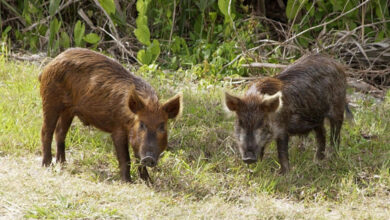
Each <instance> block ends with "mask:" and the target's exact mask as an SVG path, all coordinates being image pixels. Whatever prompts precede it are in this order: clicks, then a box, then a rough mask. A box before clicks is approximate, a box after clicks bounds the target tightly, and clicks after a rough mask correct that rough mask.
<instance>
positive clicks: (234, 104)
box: [225, 92, 242, 112]
mask: <svg viewBox="0 0 390 220" xmlns="http://www.w3.org/2000/svg"><path fill="white" fill-rule="evenodd" d="M225 104H226V107H227V108H228V109H229V110H230V111H234V112H235V111H237V110H238V108H239V107H240V105H241V104H242V101H241V99H240V98H238V97H236V96H232V95H230V94H229V93H227V92H225Z"/></svg>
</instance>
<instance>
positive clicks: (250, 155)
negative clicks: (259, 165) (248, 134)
mask: <svg viewBox="0 0 390 220" xmlns="http://www.w3.org/2000/svg"><path fill="white" fill-rule="evenodd" d="M242 160H243V161H244V163H247V164H251V163H255V162H256V161H257V157H256V154H255V153H254V152H251V151H246V152H244V155H243V156H242Z"/></svg>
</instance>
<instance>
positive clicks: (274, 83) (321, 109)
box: [225, 54, 350, 173]
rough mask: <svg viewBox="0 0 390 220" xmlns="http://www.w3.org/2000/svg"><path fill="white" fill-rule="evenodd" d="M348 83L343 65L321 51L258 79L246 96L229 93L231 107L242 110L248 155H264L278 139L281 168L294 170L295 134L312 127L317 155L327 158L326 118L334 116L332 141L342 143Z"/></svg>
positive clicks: (240, 136) (240, 125) (248, 158)
mask: <svg viewBox="0 0 390 220" xmlns="http://www.w3.org/2000/svg"><path fill="white" fill-rule="evenodd" d="M346 85H347V83H346V77H345V74H344V71H343V69H342V67H341V65H340V64H338V63H337V62H335V61H334V60H332V59H330V58H327V57H325V56H322V55H318V54H317V55H310V56H307V57H304V58H301V59H300V60H298V61H297V62H296V63H294V64H292V65H290V66H288V67H287V68H286V69H285V70H284V71H283V72H281V73H280V74H279V75H277V76H275V77H266V78H262V79H260V80H258V81H255V82H254V83H253V84H252V85H251V86H250V87H249V89H248V90H247V92H246V93H245V95H244V97H242V98H239V97H236V96H233V95H230V94H228V93H226V94H225V104H226V107H227V108H228V109H229V110H230V111H233V112H235V113H236V116H237V117H236V123H235V135H236V138H237V142H238V147H239V151H240V154H241V156H242V160H243V161H244V162H245V163H254V162H256V161H257V159H258V158H260V159H262V158H263V155H264V149H265V147H266V145H267V144H268V143H270V142H271V141H272V140H274V139H275V140H276V144H277V150H278V158H279V163H280V165H281V170H280V172H281V173H285V172H288V171H289V161H288V141H289V137H290V136H292V135H305V134H308V133H309V132H310V131H312V130H314V131H315V134H316V140H317V153H316V159H318V160H321V159H323V158H324V156H325V155H324V151H325V142H326V141H325V134H326V132H325V128H324V120H325V119H329V122H330V143H331V145H332V147H333V148H337V147H338V145H339V143H340V129H341V126H342V124H343V119H344V109H345V108H346V110H347V107H348V105H347V102H346ZM349 113H350V112H349Z"/></svg>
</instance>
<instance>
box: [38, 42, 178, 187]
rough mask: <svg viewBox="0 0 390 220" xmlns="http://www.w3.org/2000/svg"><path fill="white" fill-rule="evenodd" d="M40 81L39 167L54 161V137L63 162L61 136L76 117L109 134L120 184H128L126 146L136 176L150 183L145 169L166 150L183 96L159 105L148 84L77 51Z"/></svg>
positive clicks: (58, 61) (108, 60)
mask: <svg viewBox="0 0 390 220" xmlns="http://www.w3.org/2000/svg"><path fill="white" fill-rule="evenodd" d="M39 80H40V82H41V91H40V92H41V96H42V105H43V125H42V131H41V140H42V153H43V161H42V165H43V166H48V165H50V164H51V161H52V155H51V142H52V139H53V133H54V132H55V138H56V142H57V156H56V159H57V162H58V161H59V162H65V136H66V133H67V131H68V129H69V127H70V125H71V123H72V120H73V118H74V116H77V117H78V118H79V119H80V120H81V121H82V122H83V123H84V124H86V125H93V126H95V127H97V128H99V129H101V130H103V131H105V132H109V133H111V138H112V140H113V143H114V146H115V150H116V156H117V158H118V161H119V167H120V175H121V178H122V180H123V181H130V155H129V148H128V144H129V143H130V144H131V146H132V148H133V152H134V154H135V157H136V158H137V160H139V161H140V162H141V166H140V167H139V168H138V171H139V174H140V177H141V178H142V179H144V180H149V179H150V177H149V174H148V172H147V169H146V167H154V166H156V164H157V161H158V158H159V156H160V153H161V152H163V151H164V150H165V149H166V147H167V135H168V130H167V121H168V119H173V118H175V117H176V116H178V115H179V114H180V112H181V107H182V101H181V99H182V96H181V94H178V95H176V96H174V97H173V98H171V99H170V100H168V101H167V102H165V103H164V104H160V103H159V99H158V97H157V94H156V92H155V91H154V89H153V88H152V87H151V86H150V85H149V84H148V83H147V82H146V81H144V80H143V79H141V78H140V77H137V76H135V75H133V74H131V73H130V72H129V71H127V70H126V69H125V68H124V67H123V66H122V65H120V64H119V63H118V62H116V61H114V60H113V59H111V58H108V57H106V56H104V55H102V54H99V53H96V52H93V51H90V50H87V49H80V48H74V49H69V50H66V51H65V52H63V53H61V54H60V55H58V56H57V57H56V58H55V59H54V60H53V61H51V62H50V63H49V64H48V65H47V66H46V67H45V68H44V70H43V72H42V74H41V75H40V76H39Z"/></svg>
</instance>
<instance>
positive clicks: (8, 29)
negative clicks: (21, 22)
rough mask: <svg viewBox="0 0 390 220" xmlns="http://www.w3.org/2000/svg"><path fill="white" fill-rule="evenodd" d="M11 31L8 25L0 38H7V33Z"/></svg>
mask: <svg viewBox="0 0 390 220" xmlns="http://www.w3.org/2000/svg"><path fill="white" fill-rule="evenodd" d="M11 29H12V27H11V26H10V25H8V26H7V27H6V28H5V29H4V30H3V33H1V38H2V39H5V38H6V37H7V34H8V32H9V31H10V30H11Z"/></svg>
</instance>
